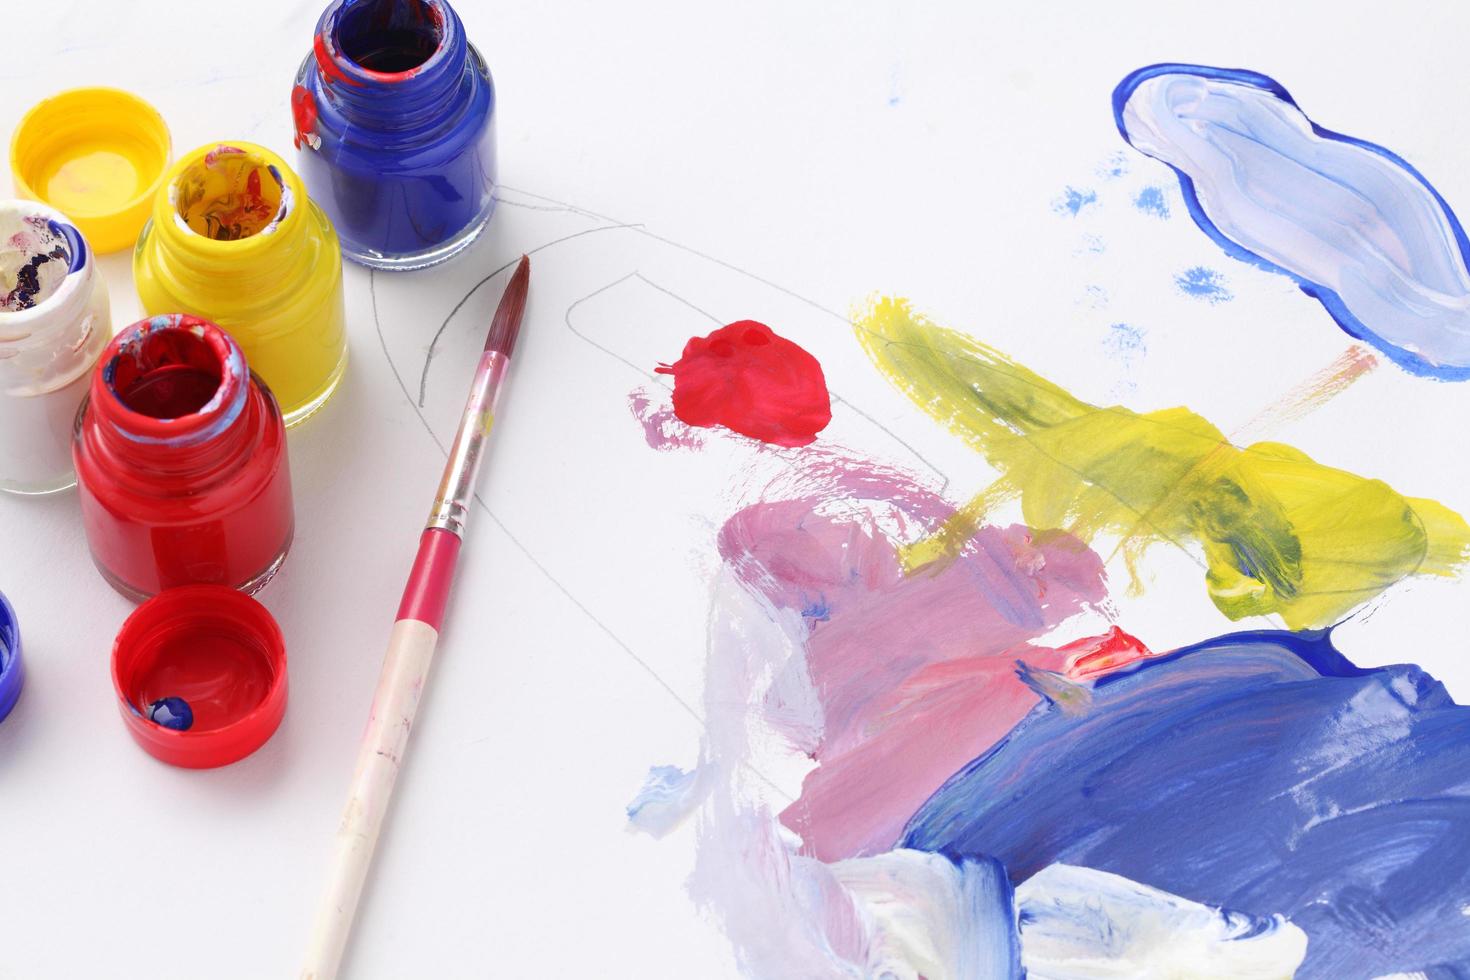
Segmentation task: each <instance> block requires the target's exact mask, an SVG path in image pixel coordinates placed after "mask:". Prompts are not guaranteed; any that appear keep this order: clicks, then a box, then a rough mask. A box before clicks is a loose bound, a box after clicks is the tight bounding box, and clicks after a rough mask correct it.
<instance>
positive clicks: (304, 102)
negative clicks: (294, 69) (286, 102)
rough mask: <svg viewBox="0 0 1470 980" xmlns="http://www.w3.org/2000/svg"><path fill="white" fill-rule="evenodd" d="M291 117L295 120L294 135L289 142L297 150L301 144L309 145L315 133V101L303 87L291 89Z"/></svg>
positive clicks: (298, 86)
mask: <svg viewBox="0 0 1470 980" xmlns="http://www.w3.org/2000/svg"><path fill="white" fill-rule="evenodd" d="M291 117H292V118H293V119H295V120H296V135H295V136H293V137H292V138H291V142H293V143H295V144H296V149H298V150H299V149H301V144H302V143H308V144H309V143H311V142H312V137H313V136H314V135H315V133H316V99H315V98H314V97H313V96H312V94H311V93H310V92H309V91H307V90H306V89H305V88H304V87H303V86H300V85H297V86H295V87H294V88H292V89H291Z"/></svg>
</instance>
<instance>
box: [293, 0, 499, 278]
mask: <svg viewBox="0 0 1470 980" xmlns="http://www.w3.org/2000/svg"><path fill="white" fill-rule="evenodd" d="M291 111H292V115H293V117H294V121H295V130H296V146H297V149H298V150H299V153H300V157H299V161H298V162H299V166H298V167H297V169H298V171H299V172H300V174H301V177H302V179H303V180H304V181H305V182H306V189H307V192H308V193H309V194H310V195H311V198H312V200H314V201H315V202H316V203H317V204H318V205H319V206H320V207H321V208H322V210H324V211H325V212H326V213H327V215H328V216H329V217H330V218H331V219H332V224H333V225H335V226H336V228H337V234H338V235H339V236H341V239H342V254H343V255H345V256H346V257H347V258H349V259H352V260H353V261H355V262H359V263H361V264H363V265H367V266H372V267H374V268H379V269H419V268H423V267H424V266H429V265H434V264H435V263H437V262H442V261H444V260H445V259H447V258H449V257H450V256H451V255H454V254H455V253H456V252H458V251H459V250H460V249H462V248H464V247H465V246H467V245H469V244H470V242H472V241H474V240H475V238H476V237H477V236H478V235H479V234H480V232H481V231H482V230H483V229H484V228H485V225H486V223H487V222H488V221H489V220H490V215H491V213H492V212H493V210H494V208H495V198H494V191H495V88H494V84H493V83H492V81H491V79H490V71H489V69H488V68H487V67H486V66H485V60H484V59H483V58H482V57H481V56H480V53H479V52H478V51H476V50H475V47H474V45H472V44H470V43H469V41H468V40H467V39H466V38H465V33H464V24H463V23H461V22H460V19H459V15H458V14H456V13H455V12H454V10H453V9H452V8H450V6H449V4H448V3H446V2H444V0H333V2H332V4H331V5H330V6H328V7H327V9H326V11H325V12H323V14H322V16H321V19H320V20H319V21H318V22H317V30H316V38H315V40H314V42H313V46H312V53H311V54H310V55H308V56H307V58H306V60H305V61H304V62H303V63H302V65H301V69H300V71H298V72H297V73H296V85H295V87H294V88H293V89H292V91H291Z"/></svg>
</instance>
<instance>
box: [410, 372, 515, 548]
mask: <svg viewBox="0 0 1470 980" xmlns="http://www.w3.org/2000/svg"><path fill="white" fill-rule="evenodd" d="M509 364H510V359H509V358H507V357H506V356H505V355H504V354H502V353H500V352H499V351H486V352H485V353H484V354H482V355H480V366H479V368H478V369H476V371H475V380H474V383H473V385H472V386H471V388H470V398H469V402H468V404H466V405H465V410H464V416H463V417H462V418H461V419H460V420H459V431H458V432H456V433H455V434H454V445H453V446H452V447H450V450H449V462H448V463H446V464H445V466H444V479H443V480H441V481H440V482H439V492H438V493H437V494H435V496H434V507H433V509H432V510H430V511H429V520H428V523H427V524H426V525H425V526H426V527H429V528H439V529H441V530H445V531H451V532H453V533H455V534H457V535H459V536H460V537H464V529H465V523H466V521H467V520H468V519H469V516H470V508H471V506H473V503H474V498H475V478H476V476H478V474H479V472H480V457H481V456H482V455H484V453H485V447H486V446H487V445H488V444H489V441H490V428H491V426H492V425H493V424H494V421H495V402H496V399H497V398H498V397H499V396H500V389H501V387H502V384H501V383H502V382H503V381H504V380H505V369H506V367H507V366H509Z"/></svg>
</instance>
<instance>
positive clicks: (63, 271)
mask: <svg viewBox="0 0 1470 980" xmlns="http://www.w3.org/2000/svg"><path fill="white" fill-rule="evenodd" d="M111 338H112V313H111V309H110V307H109V305H108V301H107V286H106V284H105V283H103V282H102V281H101V279H100V277H99V276H98V275H97V266H96V263H95V262H94V261H93V257H92V250H91V249H90V248H88V246H87V243H86V241H85V240H84V239H83V238H82V235H81V232H79V231H77V229H76V227H75V226H74V225H73V224H72V223H71V221H70V220H69V219H67V218H66V217H65V216H64V215H62V214H61V213H60V212H59V211H56V210H54V209H52V208H49V207H47V206H46V205H44V204H38V203H36V202H34V201H0V490H5V491H8V492H10V493H24V494H36V493H52V492H54V491H57V490H65V489H66V488H67V487H70V486H72V485H73V484H74V483H75V482H76V477H75V476H74V474H73V472H72V462H71V434H72V424H73V422H74V421H75V420H76V414H77V407H78V406H79V405H80V404H81V402H82V397H83V396H84V395H85V394H86V393H87V387H88V384H89V382H90V380H91V376H92V369H93V368H94V367H95V366H96V364H97V359H98V357H100V356H101V354H102V349H103V348H104V347H106V346H107V342H108V340H110V339H111Z"/></svg>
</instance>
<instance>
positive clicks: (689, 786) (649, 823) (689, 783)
mask: <svg viewBox="0 0 1470 980" xmlns="http://www.w3.org/2000/svg"><path fill="white" fill-rule="evenodd" d="M698 776H699V770H698V769H693V770H690V771H689V772H685V771H684V770H683V769H680V768H679V767H678V766H652V767H650V768H649V770H648V778H647V779H645V780H644V781H643V788H642V789H640V790H639V791H638V795H637V796H635V797H633V801H632V802H631V803H629V804H628V826H629V827H631V828H632V829H635V830H641V831H643V832H645V833H647V834H650V835H652V836H653V837H662V836H664V835H665V834H667V833H668V832H669V831H670V830H673V829H674V828H675V827H677V826H678V825H679V823H680V821H682V820H683V819H684V817H685V816H686V815H687V814H688V813H689V811H690V810H691V809H692V808H693V805H694V803H695V802H697V801H696V800H695V799H694V795H695V793H694V791H695V788H696V786H697V784H698Z"/></svg>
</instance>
